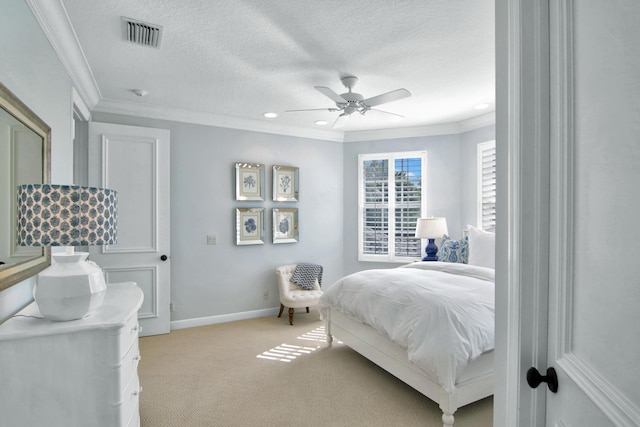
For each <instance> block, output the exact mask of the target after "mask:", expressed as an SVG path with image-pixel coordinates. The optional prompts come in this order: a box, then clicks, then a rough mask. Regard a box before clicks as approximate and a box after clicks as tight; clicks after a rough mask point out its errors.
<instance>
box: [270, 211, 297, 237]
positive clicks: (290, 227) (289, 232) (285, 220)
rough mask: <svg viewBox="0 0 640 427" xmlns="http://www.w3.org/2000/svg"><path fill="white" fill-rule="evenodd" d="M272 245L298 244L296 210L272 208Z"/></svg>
mask: <svg viewBox="0 0 640 427" xmlns="http://www.w3.org/2000/svg"><path fill="white" fill-rule="evenodd" d="M272 211H273V218H272V220H273V222H272V224H273V243H274V244H279V243H297V242H298V208H273V209H272Z"/></svg>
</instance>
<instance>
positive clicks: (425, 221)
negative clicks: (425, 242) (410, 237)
mask: <svg viewBox="0 0 640 427" xmlns="http://www.w3.org/2000/svg"><path fill="white" fill-rule="evenodd" d="M443 234H449V230H448V229H447V219H446V218H442V217H431V218H419V219H418V222H417V223H416V237H419V238H421V239H437V238H440V237H442V235H443Z"/></svg>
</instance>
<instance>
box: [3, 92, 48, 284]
mask: <svg viewBox="0 0 640 427" xmlns="http://www.w3.org/2000/svg"><path fill="white" fill-rule="evenodd" d="M50 179H51V128H49V126H47V124H46V123H44V122H43V121H42V120H41V119H40V118H39V117H38V116H36V115H35V114H34V113H33V112H32V111H31V110H30V109H29V108H28V107H27V106H26V105H25V104H23V103H22V102H21V101H20V100H19V99H18V98H17V97H16V96H15V95H14V94H13V93H11V91H9V90H8V89H7V88H6V87H5V86H4V85H2V83H0V263H2V264H0V290H3V289H6V288H8V287H9V286H11V285H14V284H16V283H18V282H21V281H23V280H25V279H27V278H29V277H31V276H33V275H35V274H37V273H39V272H40V271H42V270H44V269H45V268H47V267H48V266H49V264H50V263H51V258H50V249H49V248H48V247H45V248H40V247H20V246H17V245H16V187H17V186H18V185H20V184H30V183H45V184H47V183H50Z"/></svg>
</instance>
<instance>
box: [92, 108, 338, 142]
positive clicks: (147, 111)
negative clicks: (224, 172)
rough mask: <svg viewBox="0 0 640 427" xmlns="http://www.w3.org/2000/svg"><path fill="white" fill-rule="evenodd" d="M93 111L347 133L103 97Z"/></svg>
mask: <svg viewBox="0 0 640 427" xmlns="http://www.w3.org/2000/svg"><path fill="white" fill-rule="evenodd" d="M93 111H94V112H101V113H110V114H123V115H128V116H137V117H146V118H150V119H158V120H169V121H174V122H183V123H192V124H199V125H206V126H217V127H223V128H231V129H239V130H245V131H252V132H262V133H272V134H277V135H287V136H295V137H300V138H310V139H321V140H325V141H334V142H342V141H343V140H344V133H343V132H342V131H336V130H328V129H310V128H305V127H293V126H282V125H279V124H278V123H275V122H265V121H260V120H255V119H245V118H241V117H232V116H225V115H222V114H213V113H205V112H202V111H193V110H185V109H178V108H167V107H161V106H157V105H149V104H141V103H137V102H123V101H115V100H108V99H102V100H100V101H99V102H98V104H97V105H96V106H95V107H94V108H93Z"/></svg>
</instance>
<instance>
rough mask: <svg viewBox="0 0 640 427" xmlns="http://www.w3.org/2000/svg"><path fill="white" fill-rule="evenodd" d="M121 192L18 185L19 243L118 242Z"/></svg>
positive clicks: (29, 244)
mask: <svg viewBox="0 0 640 427" xmlns="http://www.w3.org/2000/svg"><path fill="white" fill-rule="evenodd" d="M117 220H118V193H117V191H114V190H109V189H106V188H94V187H80V186H76V185H51V184H27V185H20V186H18V230H17V241H18V244H19V245H20V246H93V245H112V244H116V243H117V237H116V229H117V222H118V221H117Z"/></svg>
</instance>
